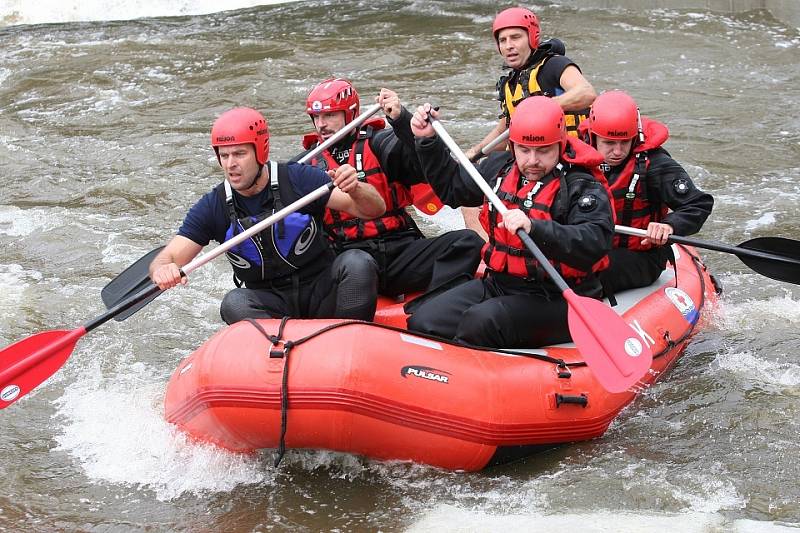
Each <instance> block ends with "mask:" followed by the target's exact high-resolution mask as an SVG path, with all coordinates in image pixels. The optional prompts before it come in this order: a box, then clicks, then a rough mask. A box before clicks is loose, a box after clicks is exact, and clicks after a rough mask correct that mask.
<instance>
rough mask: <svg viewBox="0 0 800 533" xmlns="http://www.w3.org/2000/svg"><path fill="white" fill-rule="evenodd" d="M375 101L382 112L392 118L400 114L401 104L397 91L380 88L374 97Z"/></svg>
mask: <svg viewBox="0 0 800 533" xmlns="http://www.w3.org/2000/svg"><path fill="white" fill-rule="evenodd" d="M375 103H377V104H380V106H381V109H383V112H384V114H385V115H386V116H387V117H389V118H390V119H392V120H395V119H396V118H397V117H399V116H400V111H401V110H402V105H401V104H400V98H399V97H398V96H397V93H396V92H394V91H392V90H391V89H381V92H380V94H379V95H378V96H376V97H375Z"/></svg>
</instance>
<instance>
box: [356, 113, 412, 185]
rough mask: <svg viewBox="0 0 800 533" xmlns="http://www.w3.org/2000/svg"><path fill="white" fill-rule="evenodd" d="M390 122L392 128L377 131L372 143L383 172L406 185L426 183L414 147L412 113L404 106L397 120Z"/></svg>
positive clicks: (390, 178) (392, 179)
mask: <svg viewBox="0 0 800 533" xmlns="http://www.w3.org/2000/svg"><path fill="white" fill-rule="evenodd" d="M389 124H390V125H391V126H392V128H391V129H388V128H387V129H384V130H381V131H378V132H376V133H375V135H374V136H373V137H372V139H371V143H370V146H371V147H372V150H373V151H374V152H375V155H376V156H377V157H378V160H379V161H380V164H381V168H382V169H383V172H384V173H385V174H386V177H387V178H388V179H389V181H393V182H398V183H401V184H403V185H405V186H406V187H411V186H412V185H415V184H417V183H424V182H425V178H424V176H423V174H422V169H421V168H420V164H419V160H418V159H417V154H416V151H415V147H414V134H413V133H411V113H409V111H408V110H407V109H406V108H402V111H401V112H400V116H399V117H398V118H397V120H389Z"/></svg>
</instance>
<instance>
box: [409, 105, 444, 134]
mask: <svg viewBox="0 0 800 533" xmlns="http://www.w3.org/2000/svg"><path fill="white" fill-rule="evenodd" d="M431 118H437V119H438V118H439V112H438V111H436V110H435V109H433V107H431V104H428V103H425V104H422V105H421V106H419V107H418V108H417V110H416V111H415V112H414V116H413V117H411V131H412V133H413V134H414V136H416V137H433V136H434V135H436V132H435V131H434V129H433V126H431V123H430V119H431Z"/></svg>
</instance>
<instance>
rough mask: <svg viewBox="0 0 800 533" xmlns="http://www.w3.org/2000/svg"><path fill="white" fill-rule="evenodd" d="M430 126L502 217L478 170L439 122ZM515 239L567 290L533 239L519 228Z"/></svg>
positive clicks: (433, 121) (497, 201)
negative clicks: (519, 240) (518, 239)
mask: <svg viewBox="0 0 800 533" xmlns="http://www.w3.org/2000/svg"><path fill="white" fill-rule="evenodd" d="M431 125H432V126H433V129H434V131H435V132H436V134H437V135H438V136H439V137H440V138H441V139H442V140H443V141H444V143H445V144H446V145H447V147H448V148H449V149H450V153H452V154H453V155H455V156H456V159H457V160H458V162H459V163H461V166H462V167H464V169H465V170H466V171H467V172H469V175H470V177H471V178H472V179H473V181H474V182H475V184H476V185H477V186H478V187H480V188H481V191H483V194H484V195H485V196H486V198H487V199H488V200H489V202H491V204H492V205H493V206H494V208H495V209H497V211H499V212H500V214H501V215H504V214H505V213H506V212H507V211H508V208H507V207H506V206H505V204H504V203H503V202H501V201H500V198H498V197H497V195H496V194H495V192H494V191H493V190H492V188H491V187H490V186H489V184H488V183H486V180H485V179H483V176H481V174H480V172H478V169H477V168H475V165H473V164H472V162H471V161H470V160H469V158H468V157H467V156H466V154H465V153H464V152H463V151H461V149H460V148H458V145H457V144H456V142H455V141H454V140H453V138H452V137H450V134H449V133H447V130H445V129H444V126H442V124H441V122H439V121H438V120H436V119H431ZM507 132H508V130H506V134H507ZM507 136H508V135H506V137H507ZM498 138H499V137H498ZM495 140H496V139H495ZM517 237H519V238H520V239H521V240H522V242H523V243H524V244H525V246H526V247H527V248H528V250H530V251H531V253H532V254H533V256H534V257H535V258H536V260H537V261H538V262H539V264H540V265H541V266H542V268H543V269H544V270H545V272H547V275H548V276H550V279H552V280H553V283H555V284H556V286H557V287H558V288H559V290H561V291H562V292H563V291H566V290H569V285H567V282H566V281H564V278H562V277H561V275H560V274H559V273H558V271H557V270H556V269H555V268H554V267H553V265H551V264H550V261H548V260H547V256H545V255H544V253H542V251H541V250H540V249H539V247H538V246H536V243H535V242H533V239H531V237H530V235H528V234H527V233H526V232H525V230H524V229H522V228H520V229H518V230H517Z"/></svg>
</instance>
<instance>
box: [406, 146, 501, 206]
mask: <svg viewBox="0 0 800 533" xmlns="http://www.w3.org/2000/svg"><path fill="white" fill-rule="evenodd" d="M416 146H417V156H418V157H419V162H420V165H421V166H422V173H423V175H424V177H425V180H426V181H427V182H428V183H430V185H431V187H432V188H433V190H434V191H435V192H436V196H438V197H439V199H441V200H442V202H443V203H445V204H447V205H449V206H450V207H461V206H467V207H474V206H479V205H483V200H484V195H483V191H481V189H480V187H478V186H477V185H476V184H475V182H474V181H473V179H472V177H471V176H470V175H469V173H468V172H467V171H466V170H464V169H463V168H461V165H459V164H458V161H456V160H455V159H453V158H452V157H451V156H450V152H449V150H448V149H447V146H445V144H444V142H442V140H441V139H440V138H439V137H438V136H434V137H421V138H417V140H416ZM510 159H511V154H510V152H492V153H491V154H490V155H489V157H487V158H486V159H484V160H483V162H482V163H481V164H480V165H479V166H478V171H479V172H480V173H481V175H482V176H483V178H484V179H485V180H486V181H487V182H488V183H489V185H492V186H493V185H494V182H495V181H496V179H497V172H498V171H499V170H500V169H501V168H502V167H503V166H504V165H505V164H507V163H508V162H509V161H510Z"/></svg>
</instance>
